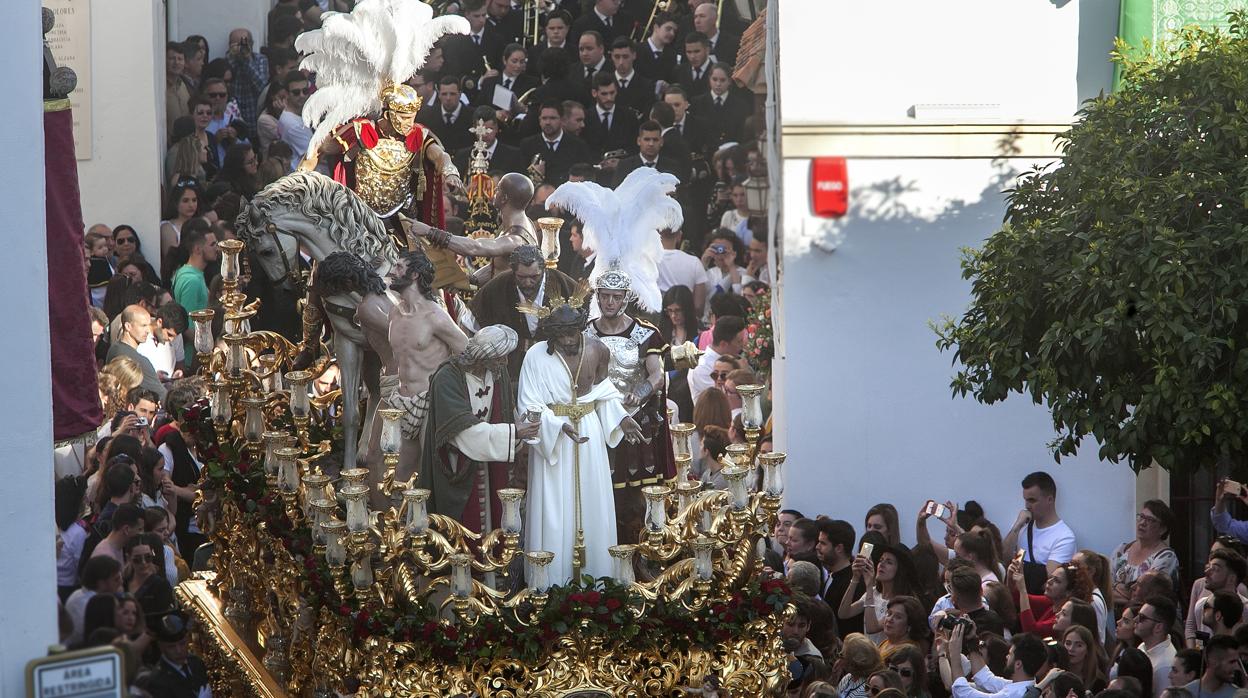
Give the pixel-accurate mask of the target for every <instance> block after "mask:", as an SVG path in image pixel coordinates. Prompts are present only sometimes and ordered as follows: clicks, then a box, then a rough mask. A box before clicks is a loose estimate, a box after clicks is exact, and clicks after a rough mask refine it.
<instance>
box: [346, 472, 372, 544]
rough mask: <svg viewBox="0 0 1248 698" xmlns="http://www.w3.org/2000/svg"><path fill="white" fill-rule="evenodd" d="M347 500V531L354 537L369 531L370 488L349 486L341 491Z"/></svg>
mask: <svg viewBox="0 0 1248 698" xmlns="http://www.w3.org/2000/svg"><path fill="white" fill-rule="evenodd" d="M341 493H342V496H343V498H344V499H346V500H347V530H348V531H350V532H351V534H352V535H353V536H355V535H358V534H363V533H366V532H367V531H368V486H367V485H347V486H346V487H343V488H342V490H341Z"/></svg>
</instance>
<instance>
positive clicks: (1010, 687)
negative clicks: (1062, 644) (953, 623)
mask: <svg viewBox="0 0 1248 698" xmlns="http://www.w3.org/2000/svg"><path fill="white" fill-rule="evenodd" d="M966 627H967V626H965V625H958V626H957V627H955V628H954V629H953V630H952V631H951V632H950V633H949V641H948V642H947V643H945V651H944V652H943V653H942V654H941V655H940V657H939V660H940V677H941V679H942V680H944V682H945V686H946V687H947V688H948V689H949V690H950V691H951V692H952V693H953V698H1022V695H1023V694H1024V693H1026V692H1027V689H1028V688H1031V687H1032V686H1034V685H1035V683H1036V675H1037V674H1038V673H1040V670H1041V669H1042V668H1044V664H1045V662H1047V661H1048V658H1049V654H1048V651H1047V650H1045V648H1044V641H1043V640H1041V639H1040V638H1039V637H1037V636H1035V635H1032V634H1031V633H1019V634H1017V635H1015V636H1014V637H1013V638H1011V639H1010V652H1009V654H1007V655H1006V657H1005V666H1006V668H1007V669H1008V670H1009V671H1010V678H1008V679H1005V678H1001V677H1000V676H996V675H995V674H993V673H992V672H991V671H989V670H988V667H987V663H986V662H985V661H984V655H983V652H982V649H981V648H980V646H979V645H976V646H975V648H973V649H970V648H968V651H967V655H966V656H967V657H968V658H969V659H970V663H971V679H972V680H973V681H974V685H972V683H971V681H967V680H966V677H965V676H962V675H961V671H962V639H963V637H964V636H965V634H966ZM952 667H957V671H956V672H955V670H954V669H953V668H952ZM955 673H956V674H958V675H957V676H956V677H955Z"/></svg>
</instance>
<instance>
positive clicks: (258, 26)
mask: <svg viewBox="0 0 1248 698" xmlns="http://www.w3.org/2000/svg"><path fill="white" fill-rule="evenodd" d="M273 4H274V3H273V2H272V0H212V2H205V1H204V0H168V7H169V37H170V38H171V39H173V40H174V41H185V40H186V37H188V36H190V35H192V34H199V35H200V36H202V37H204V38H205V39H207V40H208V53H209V58H220V57H222V56H224V55H225V53H226V51H227V49H229V37H230V32H231V31H233V30H234V29H238V28H243V29H250V30H251V36H252V38H253V39H255V45H256V47H260V46H262V45H264V36H265V29H266V23H265V21H266V19H267V18H268V15H269V10H271V9H273Z"/></svg>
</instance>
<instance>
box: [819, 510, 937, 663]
mask: <svg viewBox="0 0 1248 698" xmlns="http://www.w3.org/2000/svg"><path fill="white" fill-rule="evenodd" d="M878 535H879V534H878V533H875V532H873V531H868V532H867V533H866V534H864V536H863V538H864V539H866V536H878ZM878 547H879V548H880V550H881V552H880V556H879V562H878V563H875V564H872V562H871V560H870V558H866V557H863V556H862V555H858V556H857V557H855V558H854V561H853V563H852V567H853V576H852V577H851V578H850V580H849V586H848V587H847V588H846V589H845V595H844V596H842V597H841V603H840V607H839V608H837V615H838V616H839V617H841V618H853V617H854V616H856V615H859V614H862V616H863V619H862V624H863V625H862V627H863V629H864V631H865V632H866V634H867V637H868V638H870V639H871V641H872V642H875V643H876V644H879V643H881V642H883V641H884V638H885V634H884V623H883V621H884V617H885V615H886V614H887V613H888V607H889V602H891V601H892V600H893V598H894V597H898V596H910V595H911V594H913V592H914V587H915V585H914V564H913V563H912V562H911V560H910V551H909V550H906V549H905V548H902V547H896V548H894V547H892V546H889V545H888V544H886V543H883V542H881V544H880V545H879V546H878ZM859 585H862V586H863V587H864V588H865V591H863V592H862V595H861V596H858V588H859ZM868 609H869V610H868ZM924 617H926V614H924ZM922 624H923V623H922V622H920V625H922ZM924 627H926V626H924Z"/></svg>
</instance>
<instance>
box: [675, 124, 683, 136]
mask: <svg viewBox="0 0 1248 698" xmlns="http://www.w3.org/2000/svg"><path fill="white" fill-rule="evenodd" d="M676 133H679V134H680V135H682V136H683V135H685V124H684V122H681V123H679V124H676Z"/></svg>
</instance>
